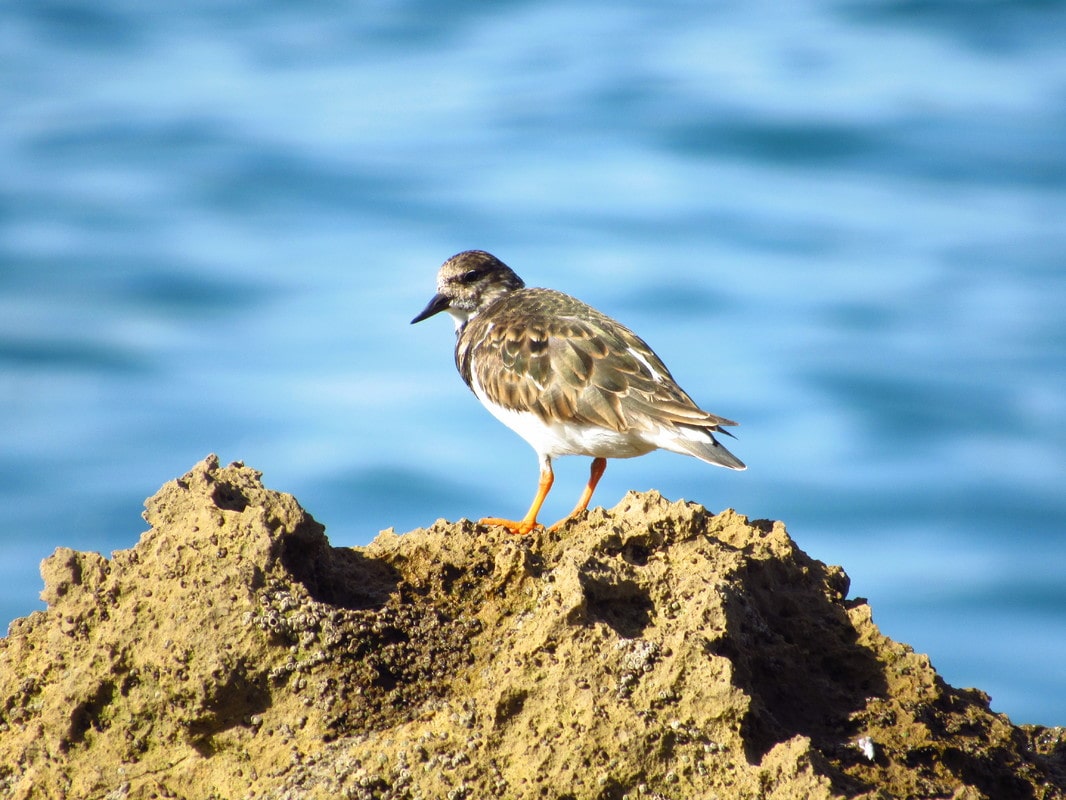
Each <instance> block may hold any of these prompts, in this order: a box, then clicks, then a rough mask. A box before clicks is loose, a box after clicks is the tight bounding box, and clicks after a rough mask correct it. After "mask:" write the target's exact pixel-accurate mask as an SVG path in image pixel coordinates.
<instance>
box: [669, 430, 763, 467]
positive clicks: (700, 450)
mask: <svg viewBox="0 0 1066 800" xmlns="http://www.w3.org/2000/svg"><path fill="white" fill-rule="evenodd" d="M717 432H718V433H728V431H724V430H723V431H717ZM730 435H731V434H730ZM659 446H660V447H662V448H663V449H665V450H672V451H673V452H675V453H681V454H682V455H690V456H695V457H696V458H698V459H699V460H700V461H706V462H707V463H708V464H715V465H717V466H720V467H727V468H729V469H736V470H741V469H747V465H746V464H745V463H744V462H743V461H741V460H740V459H739V458H737V457H736V456H735V455H733V454H732V453H730V452H729V451H728V450H727V449H726V448H725V447H724V446H723V445H722V443H721V442H719V441H718V440H717V439H715V438H714V434H712V433H711V432H710V431H709V430H707V429H706V428H691V427H688V426H683V425H679V426H678V429H677V432H676V434H674V435H673V436H670V437H669V439H668V440H666V441H662V442H660V445H659Z"/></svg>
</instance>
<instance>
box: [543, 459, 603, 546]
mask: <svg viewBox="0 0 1066 800" xmlns="http://www.w3.org/2000/svg"><path fill="white" fill-rule="evenodd" d="M606 469H607V459H606V458H594V459H592V469H591V470H590V471H589V482H588V485H587V486H585V491H583V492H582V493H581V499H580V500H578V501H577V505H576V506H574V510H573V511H571V512H570V513H569V514H567V515H566V516H565V517H564V518H563V519H561V520H559V521H558V522H556V523H555V524H554V525H552V526H551V530H553V531H554V530H556V529H558V528H560V527H562V526H563V525H564V524H566V523H567V522H569V521H570V520H572V519H573V518H574V517H576V516H577V515H578V514H580V513H581V512H582V511H584V510H585V509H586V508H588V507H589V500H591V499H592V493H593V492H594V491H596V484H598V483H599V482H600V478H602V477H603V473H604V472H605V471H606Z"/></svg>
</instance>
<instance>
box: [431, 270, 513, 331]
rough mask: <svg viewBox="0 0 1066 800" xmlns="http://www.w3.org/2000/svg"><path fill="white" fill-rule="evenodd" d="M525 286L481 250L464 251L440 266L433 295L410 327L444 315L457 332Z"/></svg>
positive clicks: (509, 271)
mask: <svg viewBox="0 0 1066 800" xmlns="http://www.w3.org/2000/svg"><path fill="white" fill-rule="evenodd" d="M523 286H525V283H524V282H523V281H522V279H521V278H519V277H518V276H517V275H516V274H515V273H514V270H512V269H511V268H510V267H509V266H507V265H506V264H504V263H503V262H502V261H500V259H498V258H496V256H494V255H492V254H491V253H486V252H485V251H484V250H464V251H463V252H462V253H459V254H457V255H454V256H452V257H451V258H449V259H448V260H447V261H445V262H444V264H442V265H441V268H440V271H439V272H438V273H437V293H436V294H435V295H434V296H433V299H431V300H430V301H429V303H428V304H427V305H426V307H425V308H424V309H422V312H421V313H420V314H419V315H418V316H417V317H415V318H414V319H413V320H411V323H412V324H414V323H415V322H421V321H422V320H424V319H428V318H429V317H432V316H433V315H434V314H439V313H440V312H441V311H447V312H448V313H449V314H451V316H452V319H453V320H454V321H455V329H456V330H459V329H461V328H462V326H463V325H465V324H466V323H467V322H468V321H469V320H470V318H471V317H473V316H475V315H476V314H478V312H480V311H481V310H482V309H484V308H486V307H487V306H489V305H490V304H492V303H493V302H494V301H496V300H497V299H499V298H500V297H502V296H503V295H505V294H507V293H508V292H513V291H514V290H515V289H521V288H522V287H523Z"/></svg>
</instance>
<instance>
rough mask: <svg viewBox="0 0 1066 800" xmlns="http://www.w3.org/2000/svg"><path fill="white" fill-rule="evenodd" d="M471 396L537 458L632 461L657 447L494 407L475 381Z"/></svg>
mask: <svg viewBox="0 0 1066 800" xmlns="http://www.w3.org/2000/svg"><path fill="white" fill-rule="evenodd" d="M473 389H474V394H476V395H477V398H478V400H480V401H481V404H482V405H483V406H485V408H487V409H488V410H489V411H490V412H491V413H492V416H494V417H496V419H498V420H499V421H500V422H502V423H503V424H504V425H506V426H507V427H508V428H510V429H511V430H513V431H514V432H515V433H517V434H518V435H519V436H521V437H522V438H523V439H525V440H526V441H527V442H529V444H530V445H531V446H532V447H533V449H534V450H536V451H537V453H539V454H540V455H546V456H550V457H553V458H554V457H555V456H592V457H593V458H632V457H633V456H642V455H644V454H645V453H650V452H651V451H652V450H655V449H657V448H658V445H656V444H653V443H651V442H649V441H648V440H647V439H646V438H645V436H644V435H643V434H642V433H641V432H639V431H634V430H630V431H625V432H622V433H619V432H618V431H613V430H610V429H609V428H600V427H596V426H582V425H576V424H570V423H566V422H554V421H552V422H545V421H543V420H542V419H541V418H540V417H538V416H537V415H536V414H533V413H532V412H529V411H514V410H512V409H508V408H504V407H502V406H498V405H495V404H494V403H492V402H491V401H489V400H488V398H486V397H485V394H484V392H482V391H481V387H480V386H478V383H477V380H476V379H475V380H474V381H473Z"/></svg>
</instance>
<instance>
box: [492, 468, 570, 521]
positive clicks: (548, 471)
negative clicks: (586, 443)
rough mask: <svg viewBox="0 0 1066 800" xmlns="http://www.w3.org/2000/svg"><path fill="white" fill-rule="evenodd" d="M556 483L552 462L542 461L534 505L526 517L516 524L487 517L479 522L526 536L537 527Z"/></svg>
mask: <svg viewBox="0 0 1066 800" xmlns="http://www.w3.org/2000/svg"><path fill="white" fill-rule="evenodd" d="M554 481H555V473H553V472H552V465H551V461H547V460H545V461H542V462H541V467H540V483H538V484H537V494H536V496H535V497H534V498H533V505H531V506H530V507H529V511H527V512H526V515H525V516H524V517H523V518H522V519H521V520H519V521H518V522H515V521H514V520H510V519H499V518H497V517H486V518H485V519H482V520H479V522H480V523H481V524H482V525H501V526H503V527H504V528H507V530H509V531H510V532H511V533H520V534H525V533H529V532H530V531H531V530H533V529H534V528H536V527H537V514H539V513H540V507H541V506H542V505H544V498H545V497H547V496H548V492H550V491H551V488H552V483H554Z"/></svg>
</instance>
